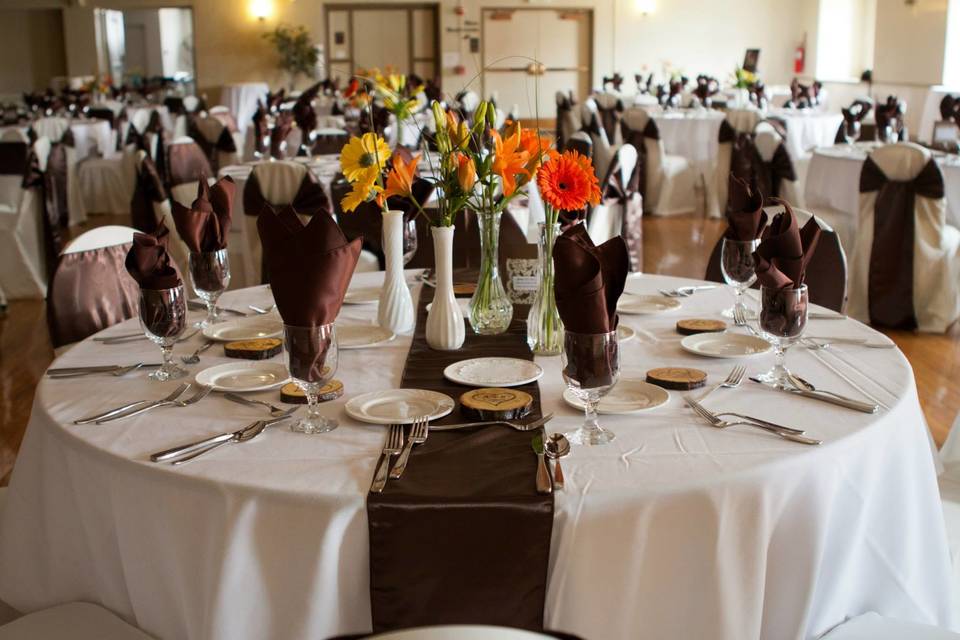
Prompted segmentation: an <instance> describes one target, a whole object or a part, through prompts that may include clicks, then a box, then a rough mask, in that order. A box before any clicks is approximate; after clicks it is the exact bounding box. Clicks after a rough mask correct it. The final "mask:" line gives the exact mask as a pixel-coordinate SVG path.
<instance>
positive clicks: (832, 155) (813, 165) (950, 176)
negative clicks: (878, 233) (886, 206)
mask: <svg viewBox="0 0 960 640" xmlns="http://www.w3.org/2000/svg"><path fill="white" fill-rule="evenodd" d="M876 146H877V143H873V142H864V143H860V142H858V143H856V144H855V145H853V146H852V147H851V146H849V145H842V144H841V145H833V146H828V147H822V148H820V149H817V150H816V151H814V153H813V157H812V158H811V159H810V168H809V170H808V171H807V183H806V186H805V187H804V198H805V202H806V206H807V208H808V209H814V210H817V209H820V210H822V209H830V210H832V211H833V212H834V217H837V218H839V219H837V220H832V221H831V223H832V224H834V225H835V226H836V227H837V231H838V233H840V239H841V242H842V243H843V246H844V249H845V250H846V252H847V255H853V251H854V250H855V249H856V237H857V229H858V227H859V220H860V171H861V170H862V169H863V163H864V162H865V161H866V159H867V154H868V153H869V152H870V150H872V149H874V148H876ZM931 153H932V154H933V157H934V158H935V160H936V162H937V164H938V165H939V166H940V171H942V172H943V186H944V194H945V196H946V200H947V223H948V224H950V225H952V226H954V227H958V228H960V156H956V155H953V154H945V153H943V152H939V151H933V152H931ZM815 212H816V211H815Z"/></svg>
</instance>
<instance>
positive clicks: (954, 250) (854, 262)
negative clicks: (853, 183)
mask: <svg viewBox="0 0 960 640" xmlns="http://www.w3.org/2000/svg"><path fill="white" fill-rule="evenodd" d="M858 225H859V228H858V232H857V243H856V247H855V249H854V250H853V255H852V259H851V274H850V307H849V314H850V315H851V316H852V317H854V318H856V319H858V320H861V321H864V322H871V323H873V324H876V325H879V326H886V327H894V328H901V329H914V328H916V329H919V330H920V331H929V332H938V333H940V332H944V331H946V329H947V328H948V327H949V326H950V325H951V324H952V323H953V322H954V321H955V320H956V319H957V317H958V316H960V290H958V288H960V256H958V251H960V231H958V230H957V229H956V228H955V227H953V226H951V225H949V224H947V222H946V200H945V198H944V186H943V174H942V173H941V172H940V167H939V166H938V165H937V163H936V162H935V161H934V159H933V158H932V156H931V154H930V151H929V150H927V149H925V148H923V147H921V146H919V145H916V144H913V143H909V142H901V143H897V144H892V145H886V146H883V147H880V148H878V149H875V150H874V151H872V152H871V153H870V156H869V157H868V158H867V160H866V162H864V164H863V169H862V170H861V173H860V213H859V221H858Z"/></svg>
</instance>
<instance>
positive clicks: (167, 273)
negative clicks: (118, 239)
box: [125, 222, 181, 290]
mask: <svg viewBox="0 0 960 640" xmlns="http://www.w3.org/2000/svg"><path fill="white" fill-rule="evenodd" d="M169 240H170V230H169V229H167V227H166V226H165V225H164V224H163V223H162V222H161V223H160V224H159V225H157V231H156V233H152V234H151V233H135V234H133V246H132V247H130V251H128V252H127V259H126V261H125V265H126V267H127V271H129V272H130V275H131V276H133V279H134V280H136V281H137V284H139V285H140V288H141V289H157V290H159V289H172V288H173V287H178V286H180V284H181V280H180V273H179V272H178V271H177V267H176V265H174V263H173V261H172V260H171V259H170V255H169V254H168V253H167V243H168V242H169Z"/></svg>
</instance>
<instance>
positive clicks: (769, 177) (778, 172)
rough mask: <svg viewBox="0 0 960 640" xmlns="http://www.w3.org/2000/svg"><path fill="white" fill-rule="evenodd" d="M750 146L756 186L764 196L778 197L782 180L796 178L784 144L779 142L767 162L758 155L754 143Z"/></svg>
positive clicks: (794, 179)
mask: <svg viewBox="0 0 960 640" xmlns="http://www.w3.org/2000/svg"><path fill="white" fill-rule="evenodd" d="M752 146H753V175H754V180H755V184H756V186H757V188H758V189H759V190H760V193H762V194H763V195H764V197H766V198H779V197H780V185H781V184H782V182H783V181H784V180H790V181H791V182H794V181H796V179H797V173H796V171H794V169H793V162H792V161H791V160H790V153H789V152H788V151H787V147H786V145H785V144H783V143H782V142H781V143H780V144H779V145H778V146H777V150H776V151H774V152H773V157H772V158H771V159H770V161H769V162H766V161H765V160H764V159H763V158H761V157H760V152H759V151H757V147H756V144H755V143H754V144H753V145H752Z"/></svg>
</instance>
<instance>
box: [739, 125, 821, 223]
mask: <svg viewBox="0 0 960 640" xmlns="http://www.w3.org/2000/svg"><path fill="white" fill-rule="evenodd" d="M754 144H755V145H756V147H757V153H758V154H759V155H760V159H761V160H763V161H764V162H770V161H771V160H773V154H775V153H776V152H777V149H778V148H779V147H780V145H782V144H784V140H783V137H782V136H781V135H780V134H779V133H778V132H777V130H776V129H775V128H774V127H773V125H771V124H770V123H769V122H759V123H757V127H756V130H755V131H754ZM784 151H786V148H784ZM787 153H789V151H787ZM791 160H792V158H791ZM728 166H729V163H728ZM779 193H780V197H781V198H782V199H784V200H786V201H787V202H789V203H790V204H792V205H793V206H795V207H799V208H801V209H802V208H804V201H803V191H802V190H801V189H800V187H799V181H798V180H786V179H784V180H783V182H782V184H781V185H780V191H779Z"/></svg>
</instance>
